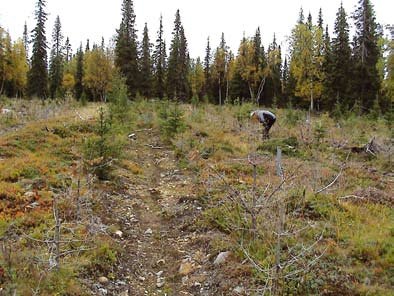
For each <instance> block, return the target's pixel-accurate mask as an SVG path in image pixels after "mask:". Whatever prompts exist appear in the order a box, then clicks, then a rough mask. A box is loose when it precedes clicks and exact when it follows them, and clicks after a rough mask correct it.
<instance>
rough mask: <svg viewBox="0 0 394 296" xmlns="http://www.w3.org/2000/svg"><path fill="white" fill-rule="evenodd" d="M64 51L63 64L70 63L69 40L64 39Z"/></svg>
mask: <svg viewBox="0 0 394 296" xmlns="http://www.w3.org/2000/svg"><path fill="white" fill-rule="evenodd" d="M64 50H65V62H66V63H68V62H69V61H71V58H72V46H71V44H70V39H69V38H68V37H67V38H66V43H65V44H64Z"/></svg>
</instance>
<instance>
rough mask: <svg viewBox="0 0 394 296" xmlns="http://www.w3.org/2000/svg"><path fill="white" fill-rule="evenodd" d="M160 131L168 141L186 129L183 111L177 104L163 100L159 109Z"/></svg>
mask: <svg viewBox="0 0 394 296" xmlns="http://www.w3.org/2000/svg"><path fill="white" fill-rule="evenodd" d="M159 124H160V131H161V133H162V136H163V138H164V140H165V141H170V140H171V139H172V138H174V136H175V135H176V134H178V133H181V132H183V131H184V130H185V129H186V126H185V121H184V119H183V112H182V110H181V109H180V108H179V106H178V104H169V103H168V102H164V103H163V104H162V106H161V108H160V111H159Z"/></svg>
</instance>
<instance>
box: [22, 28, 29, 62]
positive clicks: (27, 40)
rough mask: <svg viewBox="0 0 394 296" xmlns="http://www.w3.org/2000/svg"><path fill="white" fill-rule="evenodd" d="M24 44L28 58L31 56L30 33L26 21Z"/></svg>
mask: <svg viewBox="0 0 394 296" xmlns="http://www.w3.org/2000/svg"><path fill="white" fill-rule="evenodd" d="M23 46H24V48H25V52H26V59H28V57H29V33H28V30H27V24H26V22H25V25H24V26H23Z"/></svg>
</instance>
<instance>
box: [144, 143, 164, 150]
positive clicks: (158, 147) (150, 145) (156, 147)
mask: <svg viewBox="0 0 394 296" xmlns="http://www.w3.org/2000/svg"><path fill="white" fill-rule="evenodd" d="M145 146H147V147H149V148H152V149H164V147H161V146H154V145H152V144H145Z"/></svg>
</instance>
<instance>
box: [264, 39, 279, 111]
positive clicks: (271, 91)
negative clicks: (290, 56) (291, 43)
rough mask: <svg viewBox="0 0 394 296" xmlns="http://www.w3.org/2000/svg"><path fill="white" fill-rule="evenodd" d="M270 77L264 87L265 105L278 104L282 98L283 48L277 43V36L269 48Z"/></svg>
mask: <svg viewBox="0 0 394 296" xmlns="http://www.w3.org/2000/svg"><path fill="white" fill-rule="evenodd" d="M267 66H268V68H267V69H268V71H267V72H268V75H267V78H266V82H265V86H264V93H263V98H264V100H263V101H264V103H266V104H272V103H275V104H277V103H278V101H279V103H280V101H281V98H282V84H281V78H282V54H281V48H280V46H279V45H278V43H277V42H276V36H275V34H274V39H273V40H272V43H271V44H270V45H269V47H268V51H267Z"/></svg>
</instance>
